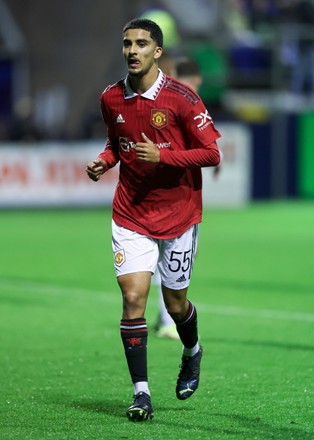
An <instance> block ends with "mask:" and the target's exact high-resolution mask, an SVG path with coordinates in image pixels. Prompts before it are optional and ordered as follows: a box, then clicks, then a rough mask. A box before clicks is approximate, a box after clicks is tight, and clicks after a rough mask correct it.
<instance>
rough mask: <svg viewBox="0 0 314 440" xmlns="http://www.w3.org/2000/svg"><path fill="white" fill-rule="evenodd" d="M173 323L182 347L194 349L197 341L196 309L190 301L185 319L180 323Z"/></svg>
mask: <svg viewBox="0 0 314 440" xmlns="http://www.w3.org/2000/svg"><path fill="white" fill-rule="evenodd" d="M175 323H176V326H177V332H178V334H179V336H180V339H181V341H182V344H183V345H184V347H186V348H192V347H194V346H195V345H196V343H197V341H198V331H197V313H196V308H195V307H194V305H193V304H192V303H191V302H190V301H189V308H188V311H187V313H186V315H185V317H184V318H183V319H182V320H181V321H175Z"/></svg>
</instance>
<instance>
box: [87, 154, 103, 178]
mask: <svg viewBox="0 0 314 440" xmlns="http://www.w3.org/2000/svg"><path fill="white" fill-rule="evenodd" d="M106 168H107V163H106V162H105V161H104V160H102V159H99V158H98V159H96V160H94V161H93V162H90V163H89V164H88V165H87V167H86V169H85V171H86V173H87V175H88V177H89V178H90V179H92V180H93V181H94V182H98V180H99V178H100V176H101V175H102V174H104V172H105V171H106Z"/></svg>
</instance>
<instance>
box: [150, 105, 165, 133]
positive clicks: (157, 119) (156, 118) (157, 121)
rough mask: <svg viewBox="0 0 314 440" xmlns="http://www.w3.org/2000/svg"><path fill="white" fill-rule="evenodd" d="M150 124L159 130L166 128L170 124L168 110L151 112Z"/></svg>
mask: <svg viewBox="0 0 314 440" xmlns="http://www.w3.org/2000/svg"><path fill="white" fill-rule="evenodd" d="M150 123H151V125H152V126H153V127H155V128H157V129H158V130H160V129H162V128H164V127H166V125H167V124H168V110H164V109H161V110H159V109H153V110H151V118H150Z"/></svg>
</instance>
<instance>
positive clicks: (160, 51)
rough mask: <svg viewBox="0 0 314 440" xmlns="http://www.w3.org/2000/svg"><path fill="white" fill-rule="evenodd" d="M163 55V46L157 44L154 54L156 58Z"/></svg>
mask: <svg viewBox="0 0 314 440" xmlns="http://www.w3.org/2000/svg"><path fill="white" fill-rule="evenodd" d="M161 55H162V47H160V46H157V47H156V49H155V55H154V58H155V60H158V59H159V58H160V57H161Z"/></svg>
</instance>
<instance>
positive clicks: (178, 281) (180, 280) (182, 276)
mask: <svg viewBox="0 0 314 440" xmlns="http://www.w3.org/2000/svg"><path fill="white" fill-rule="evenodd" d="M183 281H186V278H185V275H184V274H183V275H181V276H180V277H179V278H178V279H177V280H176V283H183Z"/></svg>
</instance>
